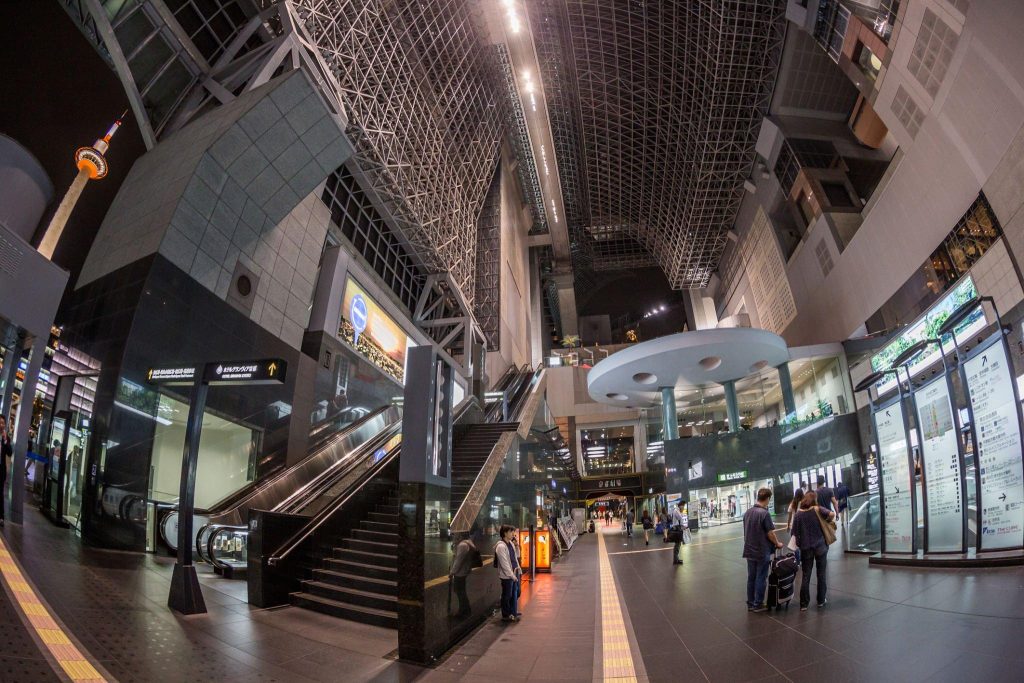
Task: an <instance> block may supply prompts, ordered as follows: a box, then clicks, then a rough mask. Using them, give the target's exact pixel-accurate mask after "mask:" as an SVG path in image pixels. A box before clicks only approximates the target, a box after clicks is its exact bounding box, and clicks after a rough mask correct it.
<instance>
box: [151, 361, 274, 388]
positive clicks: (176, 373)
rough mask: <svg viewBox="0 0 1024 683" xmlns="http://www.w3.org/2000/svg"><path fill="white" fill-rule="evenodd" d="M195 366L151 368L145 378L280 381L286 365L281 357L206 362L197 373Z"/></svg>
mask: <svg viewBox="0 0 1024 683" xmlns="http://www.w3.org/2000/svg"><path fill="white" fill-rule="evenodd" d="M199 367H200V366H196V365H178V366H174V367H164V368H150V369H149V370H148V371H147V372H146V380H147V381H148V382H149V383H150V384H163V385H167V386H175V385H183V386H188V385H192V384H194V383H195V381H196V379H197V378H201V379H202V381H203V383H204V384H281V383H283V382H284V378H285V371H286V370H287V369H288V364H287V363H285V362H284V361H283V360H281V359H280V358H269V359H265V360H247V361H218V362H216V363H207V364H206V365H205V366H201V367H202V374H199V371H198V368H199Z"/></svg>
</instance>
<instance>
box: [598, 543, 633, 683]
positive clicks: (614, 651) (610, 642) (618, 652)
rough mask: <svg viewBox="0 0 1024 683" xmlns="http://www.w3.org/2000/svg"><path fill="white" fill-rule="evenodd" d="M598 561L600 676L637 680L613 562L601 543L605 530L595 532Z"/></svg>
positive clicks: (629, 680) (607, 678)
mask: <svg viewBox="0 0 1024 683" xmlns="http://www.w3.org/2000/svg"><path fill="white" fill-rule="evenodd" d="M597 547H598V563H599V565H598V566H599V568H600V572H601V656H602V663H601V668H602V672H601V674H602V676H601V677H602V679H603V680H605V681H620V682H621V683H636V680H637V678H636V667H635V666H634V664H633V653H632V652H631V650H630V647H629V636H628V635H626V622H625V619H624V618H623V616H622V605H621V604H620V603H619V590H618V588H616V587H615V577H614V576H612V563H611V561H610V560H609V559H608V550H607V549H606V548H605V544H604V534H603V533H600V534H598V535H597Z"/></svg>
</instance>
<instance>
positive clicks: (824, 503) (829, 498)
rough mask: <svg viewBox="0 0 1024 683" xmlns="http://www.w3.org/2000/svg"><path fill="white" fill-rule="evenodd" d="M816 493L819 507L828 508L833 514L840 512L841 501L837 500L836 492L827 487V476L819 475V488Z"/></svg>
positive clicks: (815, 490)
mask: <svg viewBox="0 0 1024 683" xmlns="http://www.w3.org/2000/svg"><path fill="white" fill-rule="evenodd" d="M814 493H815V496H816V497H817V499H818V507H821V508H827V509H829V510H831V511H832V512H838V511H839V501H837V500H836V494H835V491H833V490H832V489H830V488H829V487H828V486H826V485H825V476H824V475H822V474H819V475H818V488H816V489H814Z"/></svg>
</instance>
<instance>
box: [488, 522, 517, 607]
mask: <svg viewBox="0 0 1024 683" xmlns="http://www.w3.org/2000/svg"><path fill="white" fill-rule="evenodd" d="M498 534H499V536H500V537H501V540H500V541H498V543H497V545H495V546H494V563H495V566H497V567H498V579H499V580H500V581H501V618H502V619H504V620H505V621H519V616H520V614H519V577H521V576H522V575H523V570H522V568H521V567H520V566H519V558H518V557H517V556H516V549H515V527H513V526H509V525H508V524H502V525H501V528H500V529H499V530H498Z"/></svg>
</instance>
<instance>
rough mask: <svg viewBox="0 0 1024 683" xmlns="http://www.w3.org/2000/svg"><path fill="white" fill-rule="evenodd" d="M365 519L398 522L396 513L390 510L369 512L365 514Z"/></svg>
mask: <svg viewBox="0 0 1024 683" xmlns="http://www.w3.org/2000/svg"><path fill="white" fill-rule="evenodd" d="M367 521H369V522H381V523H384V524H395V525H397V524H398V513H397V512H394V513H390V512H371V513H369V514H368V515H367Z"/></svg>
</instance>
